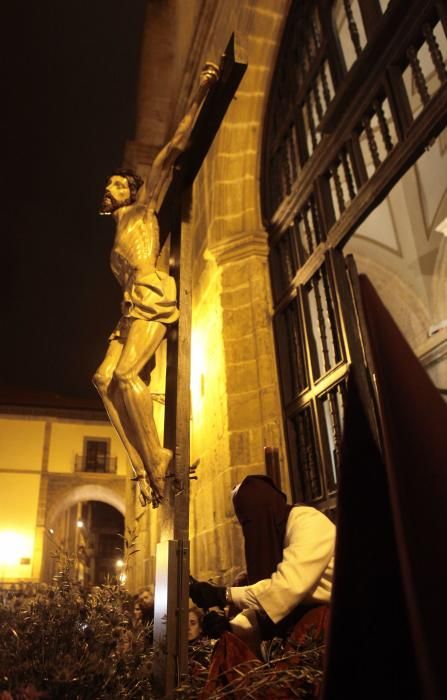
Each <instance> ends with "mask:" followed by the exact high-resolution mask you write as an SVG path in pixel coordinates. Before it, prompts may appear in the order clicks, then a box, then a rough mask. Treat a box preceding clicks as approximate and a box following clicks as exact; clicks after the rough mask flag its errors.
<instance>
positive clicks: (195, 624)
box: [188, 605, 203, 642]
mask: <svg viewBox="0 0 447 700" xmlns="http://www.w3.org/2000/svg"><path fill="white" fill-rule="evenodd" d="M202 620H203V612H202V611H201V610H199V608H197V607H196V606H195V605H194V606H192V607H190V608H189V614H188V642H195V640H196V639H199V637H201V636H202Z"/></svg>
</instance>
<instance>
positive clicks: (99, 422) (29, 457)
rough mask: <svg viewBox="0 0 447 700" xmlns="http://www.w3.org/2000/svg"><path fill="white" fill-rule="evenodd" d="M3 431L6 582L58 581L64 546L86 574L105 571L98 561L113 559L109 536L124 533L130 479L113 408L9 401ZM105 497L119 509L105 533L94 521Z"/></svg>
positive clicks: (0, 484) (1, 540) (0, 520)
mask: <svg viewBox="0 0 447 700" xmlns="http://www.w3.org/2000/svg"><path fill="white" fill-rule="evenodd" d="M0 434H1V443H2V449H1V453H0V581H1V583H2V585H10V584H11V583H17V582H26V581H32V582H37V581H44V582H50V581H51V579H52V576H53V575H54V573H55V563H54V558H53V557H52V554H53V553H55V552H56V551H57V550H58V549H62V550H63V551H64V552H67V553H68V554H69V555H71V556H73V557H75V558H76V559H77V561H76V562H75V566H76V569H77V573H78V577H79V580H80V581H81V582H83V583H86V584H87V583H92V582H93V580H95V579H97V578H98V576H99V577H100V571H99V569H98V570H97V571H96V573H95V571H94V570H93V564H94V561H96V560H98V563H99V566H100V567H102V570H103V573H104V570H105V569H106V568H107V565H108V564H110V562H108V561H106V560H108V559H109V558H110V557H111V554H110V551H109V550H110V547H109V548H108V547H107V546H106V545H107V542H106V540H107V536H108V537H109V540H110V537H112V538H113V537H115V536H116V534H117V533H118V532H121V534H123V533H124V527H123V517H124V512H125V490H126V487H128V480H127V479H126V475H127V472H128V460H127V455H126V453H125V452H124V449H123V448H122V446H121V443H120V442H119V440H118V438H117V436H116V435H115V433H114V431H113V429H112V428H111V426H110V425H109V423H108V420H107V418H106V416H105V414H104V413H103V412H102V411H99V410H89V409H85V408H84V409H74V408H60V407H55V406H54V404H53V406H51V402H50V405H48V404H47V405H44V406H42V408H38V407H37V406H36V405H34V406H30V405H21V406H19V405H6V404H5V405H2V406H1V412H0ZM97 503H99V505H100V507H101V506H108V507H109V508H110V509H111V511H112V512H113V513H115V514H116V517H115V519H113V518H112V520H113V522H112V523H109V526H107V524H106V525H105V526H104V527H103V526H102V525H100V527H99V530H100V531H101V533H102V539H101V536H100V535H99V534H98V527H97V524H95V523H94V521H93V518H94V514H95V512H96V511H95V508H96V504H97ZM93 504H95V505H93ZM120 518H121V521H120ZM95 533H96V534H95ZM95 537H96V539H97V542H94V539H95ZM114 543H115V544H117V543H116V541H115V540H114ZM106 550H107V551H106ZM106 555H107V556H106ZM117 558H118V557H117V555H115V559H117ZM109 568H110V566H109ZM90 569H91V571H90Z"/></svg>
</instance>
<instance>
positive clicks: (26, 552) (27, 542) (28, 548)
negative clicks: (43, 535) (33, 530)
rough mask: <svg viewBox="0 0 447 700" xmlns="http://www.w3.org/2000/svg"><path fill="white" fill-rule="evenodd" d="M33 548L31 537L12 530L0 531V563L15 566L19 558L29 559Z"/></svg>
mask: <svg viewBox="0 0 447 700" xmlns="http://www.w3.org/2000/svg"><path fill="white" fill-rule="evenodd" d="M32 550H33V543H32V538H31V537H30V536H29V535H28V536H27V535H23V534H21V533H19V532H13V531H12V530H4V531H3V532H0V564H1V565H3V566H5V565H6V566H15V565H17V564H20V560H21V559H30V557H31V554H32Z"/></svg>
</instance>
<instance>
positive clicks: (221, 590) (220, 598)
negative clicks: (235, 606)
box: [189, 576, 227, 610]
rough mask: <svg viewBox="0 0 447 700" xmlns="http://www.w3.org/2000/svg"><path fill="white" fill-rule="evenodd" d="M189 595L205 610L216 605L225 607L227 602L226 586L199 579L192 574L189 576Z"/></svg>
mask: <svg viewBox="0 0 447 700" xmlns="http://www.w3.org/2000/svg"><path fill="white" fill-rule="evenodd" d="M189 595H190V598H191V599H192V600H193V601H194V603H195V604H196V605H198V606H199V608H203V609H204V610H208V609H209V608H212V607H214V606H215V605H218V606H219V607H220V608H224V607H225V605H226V604H227V601H226V597H225V586H214V585H213V584H212V583H207V582H206V581H197V580H196V579H195V578H193V577H192V576H190V577H189Z"/></svg>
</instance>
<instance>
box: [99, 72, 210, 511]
mask: <svg viewBox="0 0 447 700" xmlns="http://www.w3.org/2000/svg"><path fill="white" fill-rule="evenodd" d="M218 75H219V69H218V67H217V66H216V65H214V64H213V63H206V64H205V66H204V68H203V70H202V73H201V75H200V82H199V87H198V90H197V93H196V95H195V96H194V99H193V101H192V104H191V106H190V108H189V110H188V112H187V113H186V115H185V117H184V118H183V119H182V121H181V122H180V124H179V126H178V127H177V129H176V131H175V133H174V136H173V137H172V139H171V140H170V141H169V142H168V143H167V144H166V146H164V148H163V149H162V150H161V151H160V153H159V154H158V155H157V157H156V158H155V160H154V162H153V164H152V166H151V167H150V168H148V172H147V174H146V176H145V177H144V178H142V177H140V176H139V175H137V174H136V173H134V172H132V171H130V170H116V171H115V172H114V173H112V175H111V177H110V178H109V180H108V182H107V185H106V188H105V193H104V197H103V200H102V206H101V213H102V214H111V215H112V216H113V217H114V219H115V221H116V234H115V240H114V244H113V248H112V253H111V257H110V263H111V267H112V271H113V273H114V275H115V277H116V278H117V280H118V282H119V283H120V285H121V287H122V289H123V301H122V304H121V314H122V315H121V319H120V321H119V323H118V325H117V326H116V328H115V329H114V331H113V332H112V334H111V336H110V338H109V341H110V342H109V347H108V350H107V353H106V356H105V358H104V360H103V362H102V364H101V365H100V367H99V368H98V370H97V371H96V373H95V376H94V378H93V382H94V384H95V386H96V388H97V390H98V392H99V394H100V395H101V397H102V400H103V403H104V406H105V408H106V410H107V413H108V415H109V418H110V421H111V423H112V425H113V426H114V427H115V429H116V431H117V433H118V435H119V437H120V438H121V441H122V442H123V445H124V447H125V448H126V451H127V454H128V455H129V459H130V461H131V464H132V466H133V469H134V472H135V479H136V480H137V481H138V484H139V487H140V501H141V503H142V505H146V504H147V503H150V502H152V505H153V506H154V507H156V506H158V505H159V503H160V502H161V500H162V499H163V494H164V490H165V475H166V471H167V469H168V467H169V464H170V462H171V460H172V457H173V453H172V450H170V449H167V448H165V447H163V446H162V445H161V444H160V439H159V436H158V434H157V429H156V426H155V422H154V417H153V410H152V397H151V392H150V387H149V386H148V384H147V383H146V382H145V381H144V380H143V378H142V377H141V376H140V375H141V372H142V371H143V370H144V369H145V368H146V367H148V364H149V363H150V362H151V360H152V359H153V357H154V355H155V352H156V350H157V348H158V347H159V345H160V343H161V341H162V340H163V338H164V337H165V335H166V330H167V328H168V326H170V325H172V324H174V323H176V322H177V320H178V316H179V311H178V308H177V293H176V284H175V280H174V278H173V277H171V276H169V275H168V274H167V273H165V272H162V271H161V270H159V269H157V260H158V256H159V252H160V236H159V224H158V220H157V210H158V206H159V203H160V198H161V196H162V195H163V194H164V192H165V191H166V188H167V186H168V185H169V181H170V180H171V178H172V169H173V165H174V163H175V161H176V160H177V158H178V156H179V155H180V154H181V153H182V152H183V151H184V150H185V148H186V146H187V145H188V140H189V137H190V135H191V131H192V128H193V126H194V122H195V118H196V116H197V113H198V111H199V109H200V106H201V104H202V103H203V101H204V99H205V97H206V95H207V94H208V92H209V90H210V88H211V86H212V85H214V84H215V83H216V81H217V79H218Z"/></svg>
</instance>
